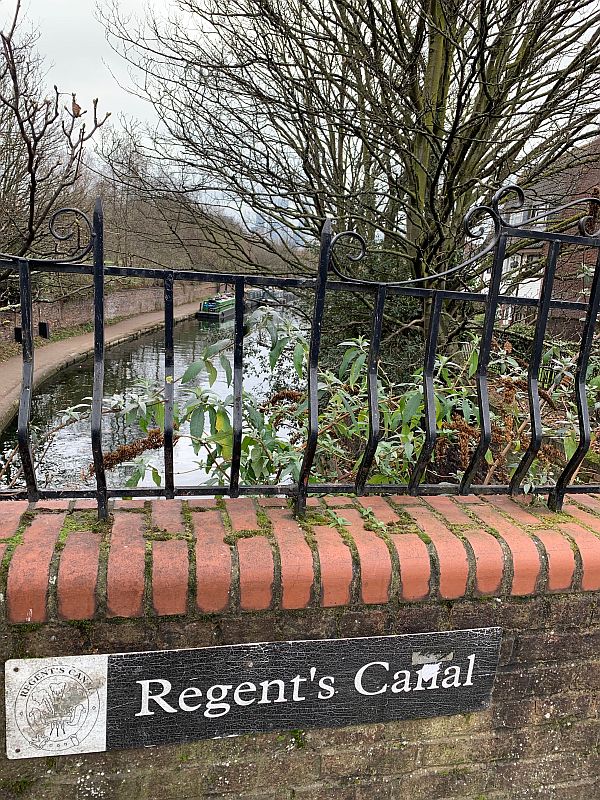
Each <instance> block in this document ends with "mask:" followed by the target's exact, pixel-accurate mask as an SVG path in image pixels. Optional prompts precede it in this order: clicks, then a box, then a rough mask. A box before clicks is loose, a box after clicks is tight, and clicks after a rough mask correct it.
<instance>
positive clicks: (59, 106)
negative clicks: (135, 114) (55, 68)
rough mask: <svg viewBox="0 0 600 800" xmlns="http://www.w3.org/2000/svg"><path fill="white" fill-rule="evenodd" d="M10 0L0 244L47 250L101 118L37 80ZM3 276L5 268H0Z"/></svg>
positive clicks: (0, 91) (1, 95)
mask: <svg viewBox="0 0 600 800" xmlns="http://www.w3.org/2000/svg"><path fill="white" fill-rule="evenodd" d="M20 14H21V2H20V0H18V1H17V3H16V7H15V12H14V16H13V19H12V22H11V25H10V28H9V29H8V30H7V31H3V32H0V42H1V45H2V52H1V54H0V142H1V144H0V165H1V168H2V169H1V172H2V182H1V184H0V250H4V251H5V252H9V253H12V254H15V255H25V254H26V253H34V254H47V252H48V251H47V248H48V246H49V243H48V241H47V223H48V220H49V217H50V216H51V214H52V213H53V211H55V210H56V209H57V208H58V206H59V204H60V203H61V202H64V201H65V200H66V198H68V197H69V196H70V194H71V193H72V191H73V187H74V186H75V184H76V183H77V182H78V180H79V179H80V176H81V166H82V159H83V155H84V152H85V148H86V145H87V144H88V143H89V142H90V140H91V139H92V137H93V136H94V134H95V133H96V132H97V131H98V129H99V128H100V127H102V125H103V124H104V123H105V122H106V120H107V118H108V117H109V116H110V115H109V114H105V115H104V116H103V117H99V116H98V101H97V100H94V101H93V104H92V113H91V118H90V120H89V122H87V120H88V115H87V114H88V112H87V111H86V110H83V109H82V108H81V106H80V105H79V103H78V102H77V98H76V95H75V94H68V95H67V98H68V99H67V101H66V102H65V99H64V95H63V94H61V93H60V92H59V91H58V89H57V87H56V86H54V87H53V89H52V90H51V91H50V92H47V91H46V90H45V88H44V85H43V73H42V60H41V58H40V56H39V55H38V54H37V53H36V51H35V45H36V40H37V36H36V35H35V33H29V34H23V33H22V32H21V24H20ZM4 277H6V276H4Z"/></svg>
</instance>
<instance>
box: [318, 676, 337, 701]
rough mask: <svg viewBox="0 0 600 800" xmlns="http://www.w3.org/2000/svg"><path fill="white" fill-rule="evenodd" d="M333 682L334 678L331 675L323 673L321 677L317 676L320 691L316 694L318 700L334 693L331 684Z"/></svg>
mask: <svg viewBox="0 0 600 800" xmlns="http://www.w3.org/2000/svg"><path fill="white" fill-rule="evenodd" d="M334 683H335V678H334V677H333V675H324V676H323V677H322V678H319V689H321V691H320V692H319V694H318V695H317V697H318V698H319V700H329V699H330V698H332V697H333V695H334V694H335V689H334V688H333V684H334Z"/></svg>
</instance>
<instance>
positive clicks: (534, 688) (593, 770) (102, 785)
mask: <svg viewBox="0 0 600 800" xmlns="http://www.w3.org/2000/svg"><path fill="white" fill-rule="evenodd" d="M367 508H370V509H371V512H368V511H366V509H367ZM331 510H334V514H331V513H330V511H331ZM309 512H310V513H309V515H308V517H307V520H306V522H305V523H302V526H300V525H299V524H298V523H297V522H295V521H294V520H293V519H292V517H291V514H290V512H289V511H288V509H287V508H286V506H285V503H284V502H280V501H278V500H273V499H271V500H262V501H254V500H251V499H240V500H233V501H225V502H221V501H219V502H218V503H216V502H215V501H212V500H204V501H193V500H190V501H188V502H184V503H180V502H178V501H155V502H153V503H152V504H150V503H143V502H140V501H118V502H117V503H116V505H115V507H114V509H113V513H112V517H111V521H110V522H109V523H108V524H105V525H104V524H98V523H97V522H95V516H94V513H93V511H92V510H91V504H90V503H89V502H87V501H86V502H83V501H78V503H77V504H76V505H74V506H73V504H71V505H70V506H69V507H67V506H65V505H64V504H62V505H61V504H60V503H56V502H53V503H49V502H47V503H40V504H38V507H37V508H35V509H33V510H31V509H30V510H29V511H28V508H27V505H26V504H25V503H2V504H0V555H2V557H3V560H2V569H1V571H0V598H1V599H0V606H1V607H0V612H1V615H2V620H3V621H2V622H1V623H0V643H1V644H0V647H1V648H2V655H3V657H4V658H5V659H6V658H13V657H20V658H24V657H42V656H52V655H57V656H58V655H74V654H77V653H111V652H125V651H135V650H155V649H173V648H181V647H204V646H210V645H218V644H230V643H238V642H255V641H265V640H271V641H276V640H287V639H308V638H335V637H352V636H371V635H381V634H402V633H417V632H427V631H436V630H450V629H464V628H472V627H483V626H496V625H498V626H500V627H501V628H502V629H503V645H502V652H501V660H500V669H499V674H498V676H497V679H496V685H495V689H494V693H493V701H492V704H491V707H490V708H489V709H487V710H485V711H483V712H479V713H474V714H471V715H457V716H452V717H438V718H433V719H426V720H411V721H405V722H394V723H386V724H375V725H364V726H354V727H347V728H332V729H320V730H306V731H291V732H290V731H287V732H286V731H281V732H276V733H272V734H259V735H253V736H243V737H239V738H236V739H223V740H216V741H203V742H198V743H195V744H186V745H182V746H164V747H158V748H149V749H145V750H144V749H142V750H131V751H118V752H114V753H107V754H93V755H78V756H71V757H69V756H65V757H60V758H48V759H44V758H42V759H33V760H30V761H8V760H7V759H6V758H5V757H4V756H0V787H1V789H0V797H2V800H13V799H14V798H17V797H18V798H32V799H33V798H35V800H58V798H61V800H62V799H63V798H65V797H68V798H75V799H76V800H80V798H81V800H83V798H95V797H102V798H110V799H111V800H113V799H114V800H176V799H177V800H183V799H184V798H185V799H186V800H192V798H194V799H197V800H209V798H230V799H231V800H233V798H236V800H237V798H239V799H240V800H259V799H260V800H280V798H281V800H292V798H294V800H299V799H301V798H302V799H305V800H309V799H310V800H313V799H314V800H321V798H322V799H323V800H367V798H369V800H378V799H379V798H385V800H405V798H410V800H421V799H422V800H425V799H426V798H427V800H431V798H434V799H435V800H519V799H520V798H523V799H524V798H545V799H546V798H549V799H550V800H576V799H577V798H582V799H583V798H585V800H592V799H593V798H596V797H600V778H599V777H598V776H599V767H600V755H599V749H598V746H599V743H600V738H599V735H600V722H599V719H598V703H599V697H598V688H599V686H600V594H599V592H598V590H599V589H600V539H599V538H598V533H599V532H600V498H597V497H592V496H589V497H586V496H583V495H582V496H579V497H577V498H576V500H570V501H568V502H567V503H566V504H565V513H563V514H558V515H557V514H551V513H549V512H548V510H547V509H546V508H545V507H544V506H542V505H539V506H538V505H524V504H523V505H521V504H517V503H515V502H513V501H511V500H509V499H507V498H501V497H497V498H493V497H490V498H489V499H483V498H464V499H462V501H460V502H459V500H458V499H450V498H447V497H439V498H431V499H428V500H427V501H425V500H421V501H417V500H415V499H414V498H406V497H392V498H389V499H382V498H375V497H372V498H368V499H365V498H363V499H362V500H360V501H358V500H356V499H350V498H337V499H335V498H326V499H324V500H312V501H311V504H310V508H309ZM342 521H343V522H345V523H346V524H340V523H341V522H342ZM1 713H3V712H1Z"/></svg>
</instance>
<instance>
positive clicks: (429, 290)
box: [0, 186, 600, 518]
mask: <svg viewBox="0 0 600 800" xmlns="http://www.w3.org/2000/svg"><path fill="white" fill-rule="evenodd" d="M509 195H515V196H516V198H517V205H516V207H519V206H520V205H523V202H524V197H523V193H522V191H521V189H520V188H519V187H516V186H510V187H505V188H504V189H502V190H500V191H499V192H498V193H497V194H496V195H495V196H494V198H493V200H492V201H491V203H490V205H482V206H477V207H475V208H473V209H472V210H471V211H470V212H469V213H468V214H467V217H466V219H465V230H466V233H467V235H468V236H470V237H472V238H478V237H480V236H481V227H480V226H481V224H482V222H485V219H487V222H488V234H487V245H486V246H485V247H484V248H483V249H482V250H481V251H479V252H478V253H476V254H474V255H473V256H471V257H470V258H468V259H467V260H466V261H464V262H463V263H461V264H459V265H456V266H454V267H452V268H451V269H448V270H445V271H444V272H441V273H438V274H437V275H434V276H429V277H427V278H419V279H413V280H405V281H399V282H383V281H372V280H364V279H361V278H356V277H352V276H350V275H347V274H346V273H345V272H343V271H342V270H341V268H340V266H339V259H337V258H335V257H334V253H335V249H336V246H337V245H338V244H339V242H341V241H344V240H346V241H350V242H352V243H354V244H355V245H357V246H358V248H359V249H358V252H357V253H356V254H355V255H347V256H346V258H347V259H349V260H350V261H360V260H362V259H363V258H364V256H365V255H366V245H365V242H364V240H363V239H362V238H361V237H360V236H359V235H358V234H357V233H355V232H353V231H344V232H342V233H339V234H337V235H336V236H334V235H333V233H332V228H331V223H330V222H329V221H327V222H325V224H324V226H323V229H322V234H321V244H320V253H319V266H318V273H317V276H316V278H289V277H276V276H259V275H254V274H252V275H240V274H224V273H221V272H216V273H211V272H197V271H188V270H166V269H144V268H134V267H116V266H106V265H105V264H104V255H103V215H102V206H101V203H100V201H98V202H97V203H96V207H95V210H94V214H93V220H92V221H90V220H89V218H88V217H86V216H85V215H84V214H83V213H82V212H80V211H77V210H75V209H64V210H61V211H59V212H57V214H55V215H54V217H53V219H52V221H51V231H52V232H53V234H54V236H55V237H56V238H57V239H60V240H63V241H64V240H68V239H69V238H70V237H72V236H73V235H74V234H73V232H71V233H68V232H67V233H65V232H64V230H63V231H62V232H61V231H60V230H58V223H59V222H60V219H61V218H62V217H63V215H65V214H75V215H76V216H77V218H78V219H79V221H80V223H82V225H83V228H84V230H85V229H87V231H89V242H88V243H86V244H85V245H84V246H83V247H79V248H78V252H77V253H74V254H73V255H72V256H70V257H69V258H63V257H61V258H60V259H55V260H46V259H33V258H29V259H28V258H16V257H13V256H9V255H0V266H2V267H5V268H6V267H8V268H16V269H18V273H19V285H20V307H21V328H22V332H21V336H22V352H23V380H22V391H21V398H20V404H19V415H18V446H19V454H20V458H21V462H22V469H23V476H24V479H25V483H26V488H25V489H14V490H12V489H11V490H6V491H2V492H0V498H1V499H16V498H27V499H29V500H30V501H36V500H38V499H49V498H64V497H69V498H79V497H95V498H96V500H97V503H98V512H99V516H100V517H102V518H104V517H106V515H107V513H108V500H109V498H110V497H123V496H134V497H157V496H162V497H167V498H174V497H186V496H187V497H190V496H209V495H229V496H231V497H237V496H239V495H273V494H278V495H286V496H290V497H293V498H295V502H296V509H297V511H298V512H299V513H302V512H303V510H304V508H305V506H306V499H307V496H308V495H310V494H323V493H328V494H335V493H356V494H357V495H363V494H385V493H397V494H403V493H407V494H411V495H419V494H452V493H454V494H469V493H471V492H477V493H482V494H508V493H510V494H516V493H518V492H520V491H522V489H521V484H522V482H523V480H524V478H525V476H526V474H527V470H528V469H529V467H530V466H531V465H532V463H533V461H534V460H535V458H536V456H537V454H538V453H539V450H540V448H541V445H542V420H541V404H540V393H539V381H540V369H541V363H542V347H543V342H544V336H545V334H546V329H547V325H548V319H549V315H550V311H551V310H552V309H564V310H568V311H571V312H580V313H581V312H583V313H584V315H585V318H584V325H583V332H582V340H581V345H580V348H579V353H578V358H577V367H576V373H575V398H576V403H577V412H578V426H579V440H578V446H577V448H576V450H575V452H574V454H573V455H572V457H571V458H570V460H569V461H568V463H567V465H566V466H565V468H564V469H563V471H562V473H561V475H560V476H559V478H558V480H557V482H556V485H555V486H541V487H537V488H536V491H537V492H545V493H548V495H549V505H550V507H551V508H552V509H555V510H560V508H561V506H562V502H563V499H564V496H565V493H566V492H575V493H578V492H579V493H581V492H600V485H589V484H588V485H585V484H583V485H580V484H575V485H574V484H571V483H570V481H571V480H572V478H573V476H574V475H575V474H576V472H577V470H578V468H579V466H580V465H581V463H582V462H583V460H584V458H585V455H586V453H587V451H588V449H589V447H590V442H591V429H590V420H589V413H588V403H587V396H586V385H585V378H586V372H587V368H588V363H589V359H590V354H591V350H592V343H593V335H594V329H595V325H596V320H597V316H598V306H599V303H600V286H599V282H600V231H593V232H590V231H589V230H588V227H589V226H590V224H594V222H595V219H596V214H595V213H588V214H587V215H586V216H584V217H582V218H581V219H579V220H578V231H577V233H565V232H560V233H559V232H555V231H552V230H547V229H543V227H542V224H541V223H542V222H543V221H544V220H546V219H547V218H548V217H549V216H550V215H552V218H553V219H554V220H556V219H557V217H558V218H560V216H561V214H563V213H564V212H566V211H567V210H569V209H572V208H574V207H577V206H580V207H581V206H587V207H588V208H590V209H592V208H593V209H597V207H598V205H599V204H600V201H599V200H598V199H597V198H594V197H586V198H581V199H579V200H576V201H574V202H572V203H568V204H566V205H564V206H561V207H560V208H558V209H553V210H552V211H551V212H546V213H544V214H542V215H540V216H538V217H533V218H531V219H528V220H527V221H526V223H524V224H523V225H512V224H511V223H510V220H508V219H506V218H505V217H504V216H503V211H502V210H501V208H500V203H501V202H502V201H503V200H504V199H505V198H506V197H507V196H509ZM514 207H515V206H513V208H514ZM525 225H526V227H525ZM476 226H478V227H476ZM546 227H548V226H546ZM80 231H81V225H80V227H79V232H80ZM518 241H521V242H522V243H525V242H534V243H535V242H539V243H540V244H542V245H544V244H545V245H546V246H547V254H546V262H545V265H544V269H543V282H542V290H541V293H540V297H539V298H538V299H533V298H527V297H518V296H514V295H505V294H501V279H502V271H503V264H504V262H505V258H506V254H507V248H508V246H509V243H512V244H514V243H515V242H517V243H518ZM565 245H583V246H586V247H587V248H594V249H595V251H596V264H595V269H594V277H593V281H592V286H591V289H590V296H589V300H588V301H587V302H577V301H569V300H559V299H553V297H552V289H553V283H554V278H555V272H556V267H557V263H558V258H559V255H560V253H561V248H562V247H563V246H565ZM90 252H92V254H93V265H87V264H84V263H81V262H82V259H83V258H85V256H87V254H88V253H90ZM486 256H488V257H489V258H490V259H491V264H490V269H489V289H488V291H487V293H479V292H469V291H456V290H450V289H445V288H439V286H441V285H444V284H445V280H444V279H446V278H448V276H450V275H452V274H455V273H459V272H461V271H465V270H467V269H468V268H469V266H470V265H472V264H474V263H475V262H476V261H479V260H481V259H482V258H484V257H486ZM32 271H35V272H49V273H77V274H82V275H90V276H92V277H93V285H94V381H93V397H92V413H91V444H92V452H93V463H94V475H95V480H96V487H95V489H79V490H64V491H61V490H50V489H41V488H39V487H38V485H37V481H36V473H35V465H34V460H33V456H32V450H31V443H30V413H31V394H32V386H33V372H34V337H33V322H32V316H33V315H32V290H31V273H32ZM109 276H122V277H134V278H147V279H152V280H157V279H158V280H161V281H162V282H163V287H164V342H165V350H164V369H165V385H164V396H165V421H164V471H165V481H164V486H163V487H155V488H135V489H132V488H131V487H127V486H123V487H120V488H108V486H107V480H106V471H105V463H104V455H103V451H102V422H103V416H102V401H103V391H104V281H105V278H106V277H109ZM334 276H335V277H334ZM177 281H197V282H202V283H214V282H221V283H228V284H232V285H233V286H234V290H235V324H234V350H233V410H232V439H233V441H232V445H233V446H232V459H231V469H230V476H229V483H228V485H224V486H214V485H198V486H177V485H176V483H175V476H174V467H173V446H174V436H173V416H174V359H173V325H174V322H173V289H174V284H175V283H176V282H177ZM250 286H258V287H271V288H281V289H304V290H307V289H308V290H310V291H312V292H314V309H313V317H312V330H311V340H310V348H309V363H308V367H309V369H308V436H307V441H306V445H305V449H304V455H303V462H302V466H301V470H300V476H299V480H298V481H297V483H285V484H269V485H266V484H265V485H243V484H240V462H241V444H242V427H243V422H242V389H243V354H244V336H245V332H244V293H245V290H246V288H247V287H250ZM329 292H362V293H367V294H370V295H372V297H373V313H372V323H371V338H370V349H369V355H368V361H367V365H368V372H367V376H368V377H367V381H368V384H367V386H368V403H369V409H368V410H369V431H368V437H367V440H366V441H365V447H364V452H363V455H362V459H361V461H360V464H359V467H358V470H357V474H356V478H355V480H354V482H353V483H341V482H336V483H314V482H311V470H312V466H313V462H314V459H315V454H316V450H317V443H318V434H319V398H318V369H319V352H320V346H321V328H322V323H323V314H324V309H325V299H326V295H327V293H329ZM398 295H400V296H405V297H417V298H422V299H424V300H426V301H428V302H429V304H430V313H429V324H428V331H427V339H426V348H425V358H424V372H423V390H424V428H425V439H424V444H423V446H422V449H421V451H420V454H419V456H418V459H417V461H416V463H415V465H414V467H413V470H412V474H411V477H410V480H409V481H408V482H407V483H406V484H376V485H370V484H369V483H367V479H368V476H369V472H370V470H371V467H372V465H373V462H374V460H375V456H376V452H377V446H378V443H379V441H380V438H381V435H382V431H381V426H380V415H379V408H378V401H377V380H378V376H377V373H378V363H379V350H380V344H381V333H382V323H383V312H384V308H385V303H386V300H387V299H388V298H390V297H392V296H398ZM451 301H460V302H470V303H479V304H484V307H485V312H484V321H483V332H482V336H481V340H480V344H479V352H478V366H477V371H476V376H475V377H476V387H477V400H478V408H479V419H480V434H479V441H478V443H477V445H476V447H475V450H474V452H473V454H472V456H471V459H470V463H469V464H468V466H467V469H466V470H465V472H464V475H463V477H462V480H461V481H460V483H458V484H456V485H449V484H447V483H444V484H425V483H422V480H423V477H424V475H425V472H426V469H427V467H428V464H429V462H430V460H431V457H432V455H433V452H434V448H435V443H436V438H437V433H438V432H437V430H436V414H435V397H434V367H435V360H436V352H437V348H438V339H439V331H440V319H441V314H442V308H443V304H444V303H447V302H451ZM507 305H509V306H510V305H512V306H526V307H530V308H531V309H536V310H537V317H536V323H535V333H534V340H533V347H532V353H531V361H530V365H529V371H528V381H527V383H528V396H529V413H530V422H531V437H530V442H529V445H528V448H527V450H526V452H525V453H524V455H523V456H522V458H521V461H520V463H519V465H518V466H517V469H516V471H515V472H514V474H513V477H512V480H511V481H510V483H509V484H507V485H476V484H475V483H474V480H475V476H476V475H477V473H478V469H479V468H480V466H481V465H482V462H483V460H484V459H485V456H486V453H487V451H488V449H489V446H490V443H491V438H492V426H491V411H490V400H489V387H488V367H489V363H490V356H491V353H492V344H493V335H494V325H495V322H496V320H497V317H498V311H499V309H500V308H501V307H503V306H507Z"/></svg>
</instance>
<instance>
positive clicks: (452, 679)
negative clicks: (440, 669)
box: [442, 664, 460, 689]
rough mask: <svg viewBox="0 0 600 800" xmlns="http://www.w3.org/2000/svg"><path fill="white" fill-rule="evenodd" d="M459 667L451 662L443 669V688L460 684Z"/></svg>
mask: <svg viewBox="0 0 600 800" xmlns="http://www.w3.org/2000/svg"><path fill="white" fill-rule="evenodd" d="M459 678H460V667H459V666H457V665H456V664H452V665H451V666H449V667H446V669H445V670H444V679H443V681H442V688H443V689H451V688H452V687H453V686H455V687H457V688H458V687H459V686H460V680H459Z"/></svg>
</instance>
